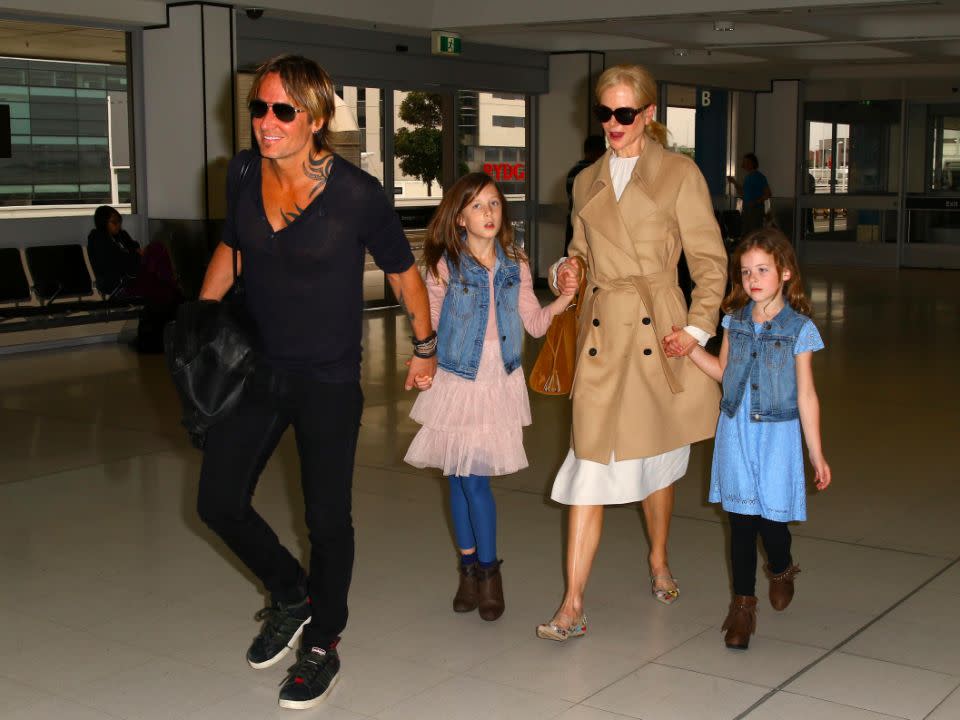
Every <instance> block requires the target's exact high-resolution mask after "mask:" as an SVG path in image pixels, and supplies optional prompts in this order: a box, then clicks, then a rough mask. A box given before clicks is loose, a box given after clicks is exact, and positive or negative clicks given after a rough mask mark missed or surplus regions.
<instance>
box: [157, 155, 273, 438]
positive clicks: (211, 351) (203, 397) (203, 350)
mask: <svg viewBox="0 0 960 720" xmlns="http://www.w3.org/2000/svg"><path fill="white" fill-rule="evenodd" d="M248 168H249V163H248V164H246V165H244V166H243V167H242V168H241V170H240V181H241V182H242V181H243V178H244V176H245V175H246V174H247V170H248ZM163 346H164V353H165V354H166V358H167V367H168V368H169V370H170V376H171V377H172V378H173V384H174V385H175V386H176V388H177V393H178V394H179V396H180V401H181V403H182V405H183V418H182V420H181V422H182V423H183V425H184V427H186V429H187V432H188V433H189V434H190V439H191V441H192V442H193V444H194V445H195V446H196V447H198V448H203V446H204V443H205V440H206V434H207V430H208V429H209V428H210V427H212V426H213V425H215V424H216V423H218V422H220V421H221V420H223V419H224V418H226V417H227V416H228V415H230V413H231V412H233V411H234V409H236V407H237V405H238V404H239V403H240V400H241V398H242V397H243V394H244V391H245V390H246V389H247V388H248V387H249V385H250V384H251V382H252V379H253V375H254V371H255V369H256V367H257V335H256V329H255V326H254V323H253V319H252V318H251V317H250V314H249V312H248V311H247V307H246V302H245V292H244V287H243V277H242V276H241V275H238V274H237V249H236V247H234V248H233V286H232V287H231V289H230V291H229V292H228V293H227V295H226V296H225V297H224V298H223V299H222V300H221V301H220V302H216V301H212V300H196V301H193V302H186V303H183V304H182V305H180V307H179V308H178V309H177V316H176V320H175V321H174V322H172V323H170V324H169V325H167V327H166V328H164V333H163Z"/></svg>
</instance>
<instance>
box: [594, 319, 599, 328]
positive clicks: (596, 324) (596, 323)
mask: <svg viewBox="0 0 960 720" xmlns="http://www.w3.org/2000/svg"><path fill="white" fill-rule="evenodd" d="M593 326H594V327H600V321H599V320H598V319H597V318H594V319H593Z"/></svg>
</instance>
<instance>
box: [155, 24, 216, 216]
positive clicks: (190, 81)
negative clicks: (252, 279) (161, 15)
mask: <svg viewBox="0 0 960 720" xmlns="http://www.w3.org/2000/svg"><path fill="white" fill-rule="evenodd" d="M200 15H201V8H200V6H198V5H187V6H183V7H178V8H171V10H170V25H169V27H166V28H157V29H152V30H145V31H144V33H143V55H144V59H143V94H144V106H145V107H146V112H145V113H144V117H143V124H144V129H145V131H146V140H147V145H146V148H145V149H146V156H147V167H146V188H145V189H146V196H147V207H148V208H149V213H150V216H151V217H161V218H177V219H189V220H198V219H201V218H203V217H204V212H205V209H206V208H205V207H204V197H205V190H204V185H205V182H206V178H205V174H204V172H203V167H202V164H198V163H197V159H198V158H203V157H204V148H203V139H204V127H203V126H204V104H203V82H202V80H203V75H202V71H203V55H202V53H201V39H202V36H201V20H200ZM185 159H186V160H187V162H184V160H185Z"/></svg>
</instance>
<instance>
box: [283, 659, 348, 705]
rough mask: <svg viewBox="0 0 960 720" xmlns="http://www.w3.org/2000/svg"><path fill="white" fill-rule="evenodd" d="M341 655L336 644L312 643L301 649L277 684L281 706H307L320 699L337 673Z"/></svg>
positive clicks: (324, 697)
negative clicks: (320, 644) (327, 645)
mask: <svg viewBox="0 0 960 720" xmlns="http://www.w3.org/2000/svg"><path fill="white" fill-rule="evenodd" d="M339 672H340V655H339V654H338V653H337V650H336V648H330V649H329V650H324V649H323V648H318V647H312V648H310V649H309V650H301V651H300V653H299V657H298V659H297V663H296V665H294V666H293V667H291V668H290V669H289V670H287V679H286V680H284V681H283V685H282V686H281V687H280V707H282V708H288V709H290V710H309V709H310V708H312V707H315V706H317V705H319V704H320V703H322V702H323V701H324V700H325V699H326V697H327V695H329V691H330V690H331V689H332V688H333V686H334V685H336V684H337V679H338V678H339V677H340V675H339V674H338V673H339Z"/></svg>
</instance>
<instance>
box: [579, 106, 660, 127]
mask: <svg viewBox="0 0 960 720" xmlns="http://www.w3.org/2000/svg"><path fill="white" fill-rule="evenodd" d="M648 107H650V103H647V104H646V105H644V106H643V107H638V108H629V107H622V108H617V109H616V110H613V109H611V108H608V107H607V106H606V105H594V106H593V114H594V115H596V116H597V120H599V121H600V122H602V123H605V122H607V121H609V120H610V118H612V117H613V118H616V119H617V122H618V123H620V124H621V125H633V121H634V120H636V119H637V115H639V114H640V113H642V112H643V111H644V110H646V109H647V108H648Z"/></svg>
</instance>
